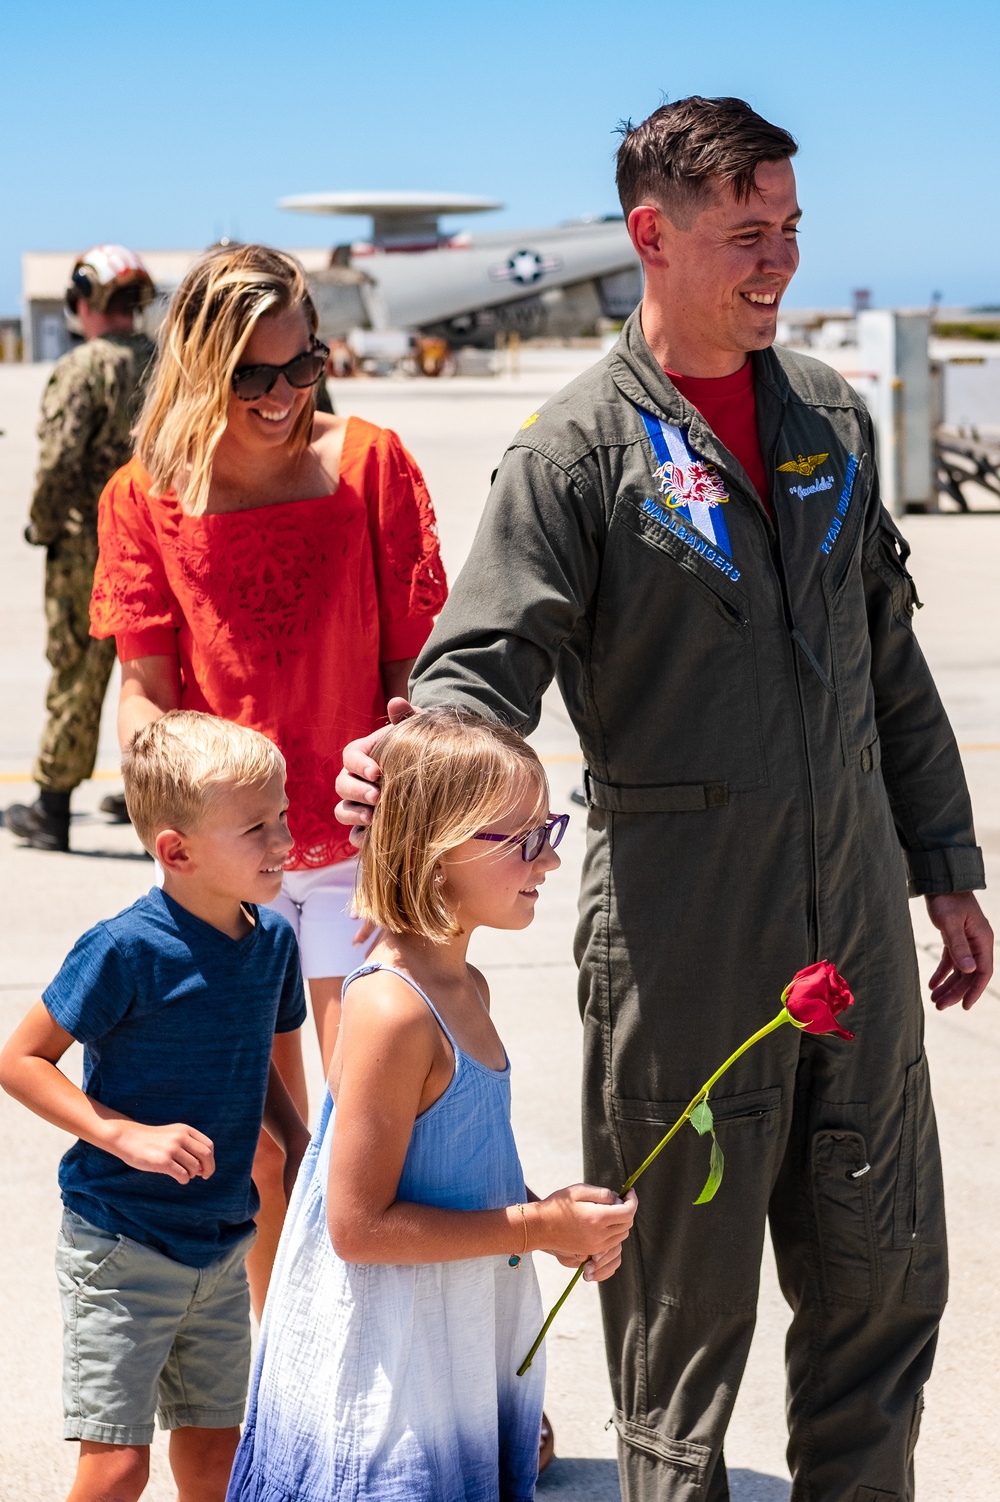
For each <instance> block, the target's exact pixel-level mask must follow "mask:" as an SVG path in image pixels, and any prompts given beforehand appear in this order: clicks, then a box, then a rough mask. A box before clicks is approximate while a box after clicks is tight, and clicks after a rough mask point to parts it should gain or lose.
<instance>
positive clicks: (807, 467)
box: [778, 454, 830, 476]
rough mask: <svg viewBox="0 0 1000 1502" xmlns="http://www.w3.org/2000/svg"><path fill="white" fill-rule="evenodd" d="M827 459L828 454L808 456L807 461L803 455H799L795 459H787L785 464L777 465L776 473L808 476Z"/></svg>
mask: <svg viewBox="0 0 1000 1502" xmlns="http://www.w3.org/2000/svg"><path fill="white" fill-rule="evenodd" d="M829 457H830V455H829V454H810V455H809V457H808V459H807V458H806V457H805V455H804V454H799V456H798V458H797V459H789V460H788V462H787V464H779V465H778V473H779V474H787V475H806V476H808V475H811V474H812V472H813V470H814V469H816V468H817V467H818V466H819V465H820V464H822V463H823V460H824V459H829Z"/></svg>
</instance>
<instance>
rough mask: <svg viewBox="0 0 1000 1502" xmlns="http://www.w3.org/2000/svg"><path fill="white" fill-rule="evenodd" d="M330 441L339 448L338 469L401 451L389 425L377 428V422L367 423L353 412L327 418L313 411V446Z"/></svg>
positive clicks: (398, 453) (399, 442) (400, 442)
mask: <svg viewBox="0 0 1000 1502" xmlns="http://www.w3.org/2000/svg"><path fill="white" fill-rule="evenodd" d="M334 443H335V444H338V445H340V448H341V467H342V468H346V467H347V466H348V465H350V464H361V465H364V464H365V463H367V462H368V461H369V460H370V459H371V458H373V457H374V458H376V459H380V458H384V457H385V456H386V455H389V454H392V455H402V454H403V453H405V450H404V448H403V444H402V441H401V440H400V438H399V435H398V434H397V433H395V432H393V430H392V428H381V427H379V425H378V424H377V423H374V422H369V421H368V419H367V418H365V417H356V416H355V415H354V414H353V413H352V414H351V415H350V416H349V417H330V416H329V415H328V414H327V413H325V412H317V414H316V417H315V420H314V425H313V436H312V445H313V447H314V448H319V447H320V446H326V445H328V444H334Z"/></svg>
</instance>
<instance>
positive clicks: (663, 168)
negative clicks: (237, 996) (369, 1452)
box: [338, 98, 992, 1502]
mask: <svg viewBox="0 0 1000 1502" xmlns="http://www.w3.org/2000/svg"><path fill="white" fill-rule="evenodd" d="M795 149H796V148H795V142H794V141H793V140H792V138H791V136H789V135H788V134H787V132H785V131H784V130H781V129H779V128H778V127H776V126H773V125H770V124H768V123H767V121H765V120H763V119H761V118H760V116H759V115H756V114H755V113H754V112H753V111H752V110H751V109H750V108H749V106H748V105H746V104H744V103H743V102H742V101H741V100H737V99H714V100H713V99H699V98H692V99H686V100H681V101H679V102H677V103H675V104H670V105H666V106H664V107H663V108H662V109H659V110H657V111H656V113H655V114H653V115H651V116H650V118H649V119H648V120H646V121H644V122H643V124H641V125H639V126H638V127H636V128H635V129H632V128H629V129H628V130H627V131H626V133H625V136H624V139H623V141H622V145H621V148H620V151H619V153H618V184H619V190H620V193H621V199H622V207H623V209H624V211H625V213H626V215H627V216H628V223H629V231H630V234H631V236H632V240H633V243H634V245H635V248H636V250H637V252H638V254H639V255H640V257H641V258H642V262H643V267H644V270H645V293H644V296H643V301H642V305H641V308H640V309H639V310H637V312H636V313H634V314H633V315H632V317H631V318H630V319H629V321H628V322H627V323H626V325H625V328H624V329H623V331H622V336H621V339H620V340H619V342H618V344H617V346H616V347H615V349H614V350H613V351H612V353H611V354H610V356H609V357H608V358H607V359H606V360H604V361H602V362H601V363H600V364H599V365H597V366H595V367H594V368H593V369H592V370H591V371H589V372H588V373H587V374H586V375H584V376H582V377H581V378H580V379H579V380H578V381H576V382H574V383H573V384H572V385H571V386H569V387H568V388H567V389H566V390H565V391H563V392H561V393H560V394H559V395H558V396H556V397H555V398H554V399H553V400H552V401H550V402H549V403H548V404H547V406H546V407H545V408H544V410H543V411H542V412H541V413H539V414H538V415H537V417H534V418H530V419H529V420H528V422H526V423H525V424H524V428H523V430H522V432H521V433H520V434H519V435H518V436H517V438H516V439H515V441H514V443H513V444H512V446H511V447H510V449H509V450H508V452H507V454H506V455H505V457H504V459H503V461H502V463H501V465H500V468H499V471H498V474H497V477H496V483H495V485H494V487H493V491H492V493H491V495H490V499H489V502H488V505H487V508H486V513H485V516H484V518H483V522H482V525H481V527H480V529H479V532H478V535H477V537H476V541H475V544H474V546H473V549H472V553H471V556H470V558H469V561H468V563H467V564H466V566H465V568H464V569H463V571H462V574H461V575H460V577H459V579H458V582H457V583H456V585H455V588H454V590H453V592H452V594H451V597H450V599H449V600H448V603H447V605H446V606H445V608H444V611H443V613H442V615H441V617H440V619H439V621H438V624H437V627H436V628H435V631H434V633H433V635H432V637H431V639H430V641H429V642H428V644H427V646H426V648H425V650H424V652H423V655H422V656H421V658H420V659H419V660H418V662H417V666H416V677H415V682H414V685H413V701H414V703H415V704H416V705H417V706H430V705H437V704H445V703H450V704H460V705H464V706H466V707H468V708H472V709H476V710H478V711H479V712H480V713H482V714H486V715H491V716H494V717H496V718H498V719H502V720H505V721H507V722H509V723H512V724H514V725H517V726H518V727H519V728H521V729H523V730H530V729H531V728H532V727H533V726H534V725H535V724H536V723H537V720H538V715H539V708H540V702H541V697H542V694H543V692H544V690H545V688H546V687H547V685H548V684H549V682H550V681H551V679H552V678H553V677H554V676H555V677H556V678H557V679H558V681H559V685H560V688H561V690H562V693H563V697H564V699H565V701H566V704H567V707H568V709H569V711H570V713H571V715H572V717H573V721H574V724H575V726H576V728H577V730H578V732H579V735H580V740H581V743H582V746H583V751H584V756H585V758H586V763H587V769H586V775H585V784H586V789H587V797H588V802H589V817H588V833H587V854H586V861H585V865H584V874H583V889H582V895H581V904H580V925H579V929H578V935H577V946H576V948H577V958H578V960H579V964H580V1005H581V1012H582V1016H583V1022H584V1038H585V1086H584V1141H585V1151H586V1173H587V1177H588V1178H589V1179H591V1180H592V1181H593V1182H596V1183H605V1184H610V1185H617V1184H620V1183H621V1182H622V1181H623V1180H624V1179H625V1177H626V1176H627V1175H628V1174H629V1173H631V1172H632V1170H633V1169H634V1168H636V1166H637V1165H638V1164H639V1163H640V1162H641V1161H642V1160H643V1158H644V1157H645V1156H646V1154H647V1153H648V1152H649V1150H650V1149H651V1148H652V1147H653V1145H654V1144H655V1143H656V1141H657V1140H658V1139H659V1137H660V1136H661V1135H662V1133H663V1132H664V1130H665V1129H666V1127H667V1126H668V1125H669V1124H670V1123H671V1122H672V1121H673V1120H674V1119H675V1118H676V1117H677V1116H678V1115H679V1113H680V1111H681V1110H682V1109H683V1107H684V1105H685V1104H686V1103H687V1101H688V1100H689V1099H690V1097H691V1094H692V1092H693V1091H694V1090H695V1089H696V1088H697V1086H698V1084H699V1082H700V1081H701V1080H703V1079H705V1078H707V1077H708V1075H709V1074H710V1073H711V1071H712V1069H713V1068H714V1067H715V1066H716V1065H718V1064H719V1063H720V1061H721V1060H723V1059H724V1058H725V1057H726V1056H727V1055H728V1054H729V1053H730V1052H731V1051H732V1050H733V1049H734V1048H736V1047H737V1045H738V1044H739V1043H741V1042H742V1041H743V1039H744V1038H746V1037H747V1035H748V1034H749V1033H751V1032H752V1031H753V1030H754V1029H755V1028H757V1027H759V1026H761V1025H762V1024H763V1023H765V1022H767V1021H768V1020H770V1018H771V1017H773V1016H774V1014H775V1011H776V1008H777V1006H778V998H779V995H780V993H781V991H782V989H783V987H784V986H785V985H786V984H787V983H788V981H789V980H790V979H791V977H792V975H793V973H794V972H795V971H796V970H797V969H799V968H800V967H801V966H805V965H807V964H809V963H811V962H813V961H816V960H819V959H827V958H828V959H830V960H832V961H833V962H834V963H835V964H836V965H837V967H838V968H839V969H840V970H841V972H842V973H843V974H844V975H845V976H846V977H847V979H848V981H849V983H850V985H851V988H852V989H853V991H854V993H855V996H856V999H857V1000H856V1005H855V1007H854V1009H853V1011H852V1012H851V1013H850V1017H851V1023H850V1025H851V1027H852V1028H853V1030H854V1032H855V1034H856V1040H855V1041H854V1042H849V1041H845V1040H842V1039H837V1038H831V1037H813V1036H810V1035H808V1034H803V1033H798V1032H795V1031H794V1030H793V1029H791V1028H788V1029H783V1030H782V1032H781V1033H779V1034H777V1035H776V1036H775V1037H774V1038H773V1039H770V1040H769V1041H768V1044H767V1045H766V1046H762V1047H760V1048H757V1049H754V1050H753V1051H752V1052H751V1053H750V1054H749V1055H748V1056H747V1057H746V1058H745V1059H743V1060H741V1062H740V1064H739V1066H738V1068H736V1069H734V1070H733V1071H732V1072H731V1074H730V1075H727V1077H726V1085H725V1087H724V1088H720V1090H719V1092H718V1093H716V1094H714V1095H713V1102H712V1104H713V1108H714V1112H715V1122H716V1128H717V1132H718V1138H719V1142H720V1144H721V1146H722V1148H723V1151H724V1153H725V1159H726V1176H725V1181H724V1182H723V1184H722V1187H721V1189H720V1191H719V1193H718V1195H717V1197H716V1198H715V1199H714V1200H713V1201H712V1203H711V1204H709V1205H703V1206H698V1207H697V1208H695V1207H694V1206H693V1205H692V1201H693V1200H694V1199H695V1198H696V1197H697V1195H698V1192H699V1190H700V1189H701V1187H702V1184H703V1182H704V1179H705V1175H706V1172H707V1166H708V1152H707V1148H706V1145H705V1142H704V1140H703V1139H699V1138H698V1137H697V1136H696V1134H695V1133H694V1132H693V1131H692V1132H687V1133H684V1134H682V1136H681V1137H679V1138H677V1139H676V1141H675V1142H674V1143H673V1144H672V1145H671V1148H670V1151H669V1154H667V1155H665V1156H664V1158H663V1159H662V1160H661V1162H660V1163H658V1164H657V1166H656V1168H655V1169H654V1170H652V1171H651V1172H650V1173H649V1174H648V1175H647V1177H646V1179H644V1181H643V1192H642V1195H641V1200H640V1206H639V1212H638V1215H637V1218H636V1222H635V1228H634V1231H633V1234H632V1236H631V1238H630V1239H629V1241H628V1242H627V1244H626V1247H625V1253H624V1257H623V1262H622V1269H621V1272H620V1273H619V1275H618V1276H617V1277H616V1278H614V1279H613V1280H612V1281H611V1282H610V1283H608V1284H605V1285H603V1286H602V1290H601V1292H602V1299H603V1311H604V1319H605V1331H606V1337H607V1349H608V1358H609V1364H610V1368H611V1377H612V1386H613V1389H614V1398H615V1423H616V1426H617V1429H618V1434H619V1459H620V1471H621V1480H622V1492H623V1496H624V1497H625V1498H626V1499H628V1502H653V1499H656V1502H723V1499H725V1498H727V1497H728V1495H729V1492H728V1486H727V1481H726V1468H725V1463H724V1460H723V1455H722V1446H723V1439H724V1436H725V1431H726V1426H727V1423H728V1421H729V1417H730V1414H731V1411H732V1405H733V1401H734V1399H735V1395H736V1391H737V1388H738V1386H739V1383H740V1379H741V1376H742V1373H743V1367H744V1363H745V1360H746V1355H747V1350H748V1347H749V1344H750V1338H751V1334H752V1331H753V1325H754V1317H755V1306H756V1300H757V1287H758V1277H759V1268H760V1258H761V1249H762V1244H763V1238H764V1230H765V1225H766V1223H767V1221H768V1219H770V1226H771V1235H772V1239H773V1242H774V1247H775V1252H776V1256H777V1261H778V1271H779V1276H780V1279H781V1285H782V1289H783V1291H784V1294H785V1297H786V1298H787V1300H788V1302H789V1305H790V1306H791V1309H792V1320H791V1326H790V1330H789V1336H788V1346H787V1356H788V1384H789V1402H788V1418H789V1428H790V1441H789V1463H790V1466H791V1469H792V1474H793V1476H794V1478H795V1481H794V1488H793V1493H792V1495H793V1497H794V1498H795V1499H796V1502H807V1499H808V1502H894V1499H895V1502H910V1499H911V1498H912V1496H913V1473H912V1458H913V1447H914V1444H915V1442H916V1437H917V1430H918V1426H919V1419H920V1412H921V1407H922V1398H921V1391H922V1387H923V1384H924V1382H925V1380H926V1378H927V1376H928V1374H929V1372H930V1369H931V1364H932V1360H933V1354H934V1346H935V1341H936V1337H937V1327H938V1322H939V1320H940V1316H941V1311H942V1309H943V1307H944V1301H945V1296H946V1285H947V1266H946V1254H945V1231H944V1206H943V1198H942V1190H941V1169H940V1160H939V1154H938V1147H937V1137H936V1131H935V1125H934V1114H933V1108H932V1105H931V1099H930V1087H929V1083H928V1075H927V1065H926V1061H925V1058H924V1051H923V1023H922V1008H921V998H920V990H919V979H918V974H917V965H916V958H915V954H914V946H913V937H912V931H911V927H910V921H909V914H908V910H907V883H909V891H910V893H911V895H916V894H923V895H925V896H926V899H927V903H928V907H929V909H930V914H931V917H932V919H933V920H934V922H935V924H936V925H937V926H938V928H939V929H940V930H941V932H942V934H943V937H944V942H945V948H944V954H943V958H942V962H941V964H940V966H939V967H938V970H937V972H936V974H935V976H934V977H933V978H932V981H931V987H932V989H931V997H932V1000H933V1001H934V1003H935V1004H936V1005H937V1006H938V1007H946V1006H952V1005H954V1004H956V1003H958V1002H961V1003H962V1004H963V1005H964V1006H965V1007H966V1008H968V1007H970V1006H971V1005H972V1004H973V1003H974V1002H975V1001H976V999H977V998H978V997H979V995H980V994H981V993H982V991H983V989H984V987H985V985H986V983H987V981H988V979H989V976H990V973H991V968H992V959H991V953H992V935H991V933H990V930H989V927H988V925H987V923H986V921H985V919H984V918H983V915H982V913H981V911H980V908H979V905H978V903H977V902H976V899H975V897H974V896H973V895H972V889H973V888H976V887H981V886H982V885H983V884H984V882H983V863H982V857H981V854H980V852H979V850H978V849H977V847H976V843H975V835H974V832H973V827H972V815H971V810H970V805H969V798H968V793H967V790H966V785H965V779H964V776H963V772H962V766H961V761H960V759H959V755H958V750H957V747H956V744H955V740H954V737H953V735H952V732H951V728H950V726H949V724H948V720H947V717H946V715H945V713H944V710H943V708H942V706H941V702H940V700H939V698H938V695H937V692H936V690H935V687H934V684H933V682H932V679H931V676H930V673H929V671H928V669H927V666H926V663H925V661H924V658H923V656H922V654H921V651H920V647H919V645H918V643H917V641H916V638H915V636H914V634H913V629H912V619H911V617H912V614H913V610H914V607H915V605H916V604H917V603H918V602H917V598H916V591H915V588H914V584H913V580H912V579H911V577H910V575H909V573H908V572H907V569H906V559H907V555H908V552H909V549H908V547H907V545H906V543H905V542H904V541H903V539H902V537H901V536H900V534H899V532H898V531H897V529H896V527H895V525H894V523H893V522H892V520H891V518H890V517H889V516H888V515H887V513H886V512H885V510H884V509H883V508H882V506H881V504H880V500H879V488H878V477H877V473H876V468H875V445H874V436H873V432H872V424H871V420H870V418H869V415H868V412H867V410H866V408H865V406H864V403H863V402H862V401H861V399H860V398H859V397H858V395H857V394H856V393H855V392H854V391H853V390H852V389H851V388H850V387H849V386H848V385H847V384H846V383H845V382H844V381H843V380H842V379H841V378H840V376H839V375H837V374H836V373H835V372H834V371H833V370H831V369H830V368H829V367H828V366H825V365H823V364H821V363H819V362H818V361H815V360H810V359H807V358H806V357H804V356H801V355H795V354H791V353H790V352H788V351H786V350H777V349H773V348H772V347H771V346H772V341H773V339H774V336H775V327H776V318H777V313H778V307H779V304H780V300H781V296H782V294H783V292H784V291H785V288H786V287H787V285H788V283H789V281H790V280H791V277H792V275H793V274H794V272H795V269H796V266H797V264H798V248H797V244H796V227H797V224H798V221H799V207H798V203H797V201H796V195H795V177H794V173H793V170H792V165H791V157H792V155H793V154H794V152H795ZM395 708H396V711H397V712H403V709H404V706H402V705H401V704H397V705H396V706H395ZM373 749H374V746H373V742H372V741H371V740H369V741H367V742H359V743H356V744H355V745H354V746H352V747H349V748H348V752H347V754H346V756H345V771H344V773H342V774H341V779H340V781H339V783H338V788H339V791H340V793H341V796H342V797H344V798H346V799H348V800H351V801H350V804H349V805H348V806H345V808H344V811H343V815H342V816H343V817H345V818H347V819H350V820H353V821H354V822H364V819H365V818H366V817H368V816H369V814H370V804H371V802H372V801H374V799H375V797H376V796H377V793H376V790H375V788H374V787H373V786H371V785H370V784H371V782H372V781H373V780H374V779H375V778H377V767H376V766H375V763H374V761H373V760H372V755H371V752H372V750H373ZM376 755H377V751H376ZM730 1082H731V1083H730Z"/></svg>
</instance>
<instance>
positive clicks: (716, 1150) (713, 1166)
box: [694, 1132, 726, 1205]
mask: <svg viewBox="0 0 1000 1502" xmlns="http://www.w3.org/2000/svg"><path fill="white" fill-rule="evenodd" d="M725 1163H726V1160H725V1158H724V1157H723V1156H722V1148H721V1147H720V1146H719V1139H718V1138H717V1137H716V1135H715V1133H714V1132H713V1133H712V1156H711V1158H710V1159H709V1164H708V1178H707V1179H706V1181H705V1187H704V1189H703V1190H702V1191H701V1193H700V1194H699V1196H698V1198H697V1199H696V1200H695V1201H694V1203H695V1204H696V1205H707V1204H708V1202H709V1200H711V1199H714V1198H715V1191H716V1190H717V1189H718V1187H719V1185H720V1184H721V1183H722V1170H723V1168H724V1167H725Z"/></svg>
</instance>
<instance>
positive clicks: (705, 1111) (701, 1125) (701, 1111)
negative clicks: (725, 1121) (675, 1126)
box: [689, 1099, 713, 1137]
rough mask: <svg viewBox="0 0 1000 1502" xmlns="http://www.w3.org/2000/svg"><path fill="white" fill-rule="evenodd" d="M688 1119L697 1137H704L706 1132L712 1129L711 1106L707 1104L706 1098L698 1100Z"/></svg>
mask: <svg viewBox="0 0 1000 1502" xmlns="http://www.w3.org/2000/svg"><path fill="white" fill-rule="evenodd" d="M689 1120H690V1122H691V1125H692V1126H693V1127H694V1129H695V1131H696V1132H697V1133H698V1136H699V1137H704V1135H705V1133H706V1132H710V1131H711V1130H712V1121H713V1117H712V1107H711V1106H710V1105H709V1103H708V1101H707V1099H706V1100H700V1101H699V1102H698V1104H697V1105H696V1106H695V1108H694V1110H693V1111H692V1112H691V1115H690V1118H689Z"/></svg>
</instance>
